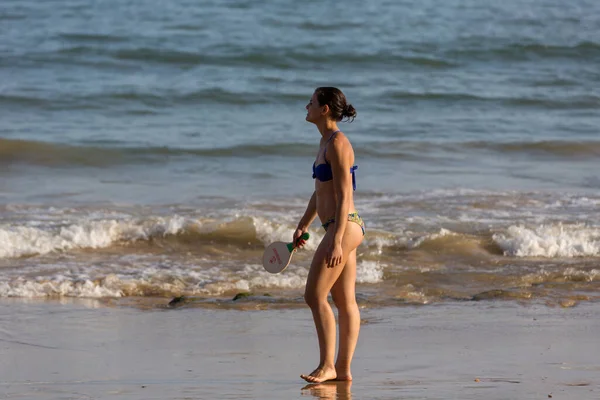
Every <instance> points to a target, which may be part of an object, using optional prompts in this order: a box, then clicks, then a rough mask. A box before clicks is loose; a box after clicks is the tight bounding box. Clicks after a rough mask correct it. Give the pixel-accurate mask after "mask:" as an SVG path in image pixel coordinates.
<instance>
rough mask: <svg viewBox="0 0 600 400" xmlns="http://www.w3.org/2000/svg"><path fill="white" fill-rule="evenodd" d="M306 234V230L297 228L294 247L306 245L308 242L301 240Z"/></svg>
mask: <svg viewBox="0 0 600 400" xmlns="http://www.w3.org/2000/svg"><path fill="white" fill-rule="evenodd" d="M305 232H306V230H304V229H300V228H296V230H295V231H294V236H293V242H294V247H299V248H303V247H304V243H306V240H304V239H301V238H300V237H301V236H302V235H304V233H305Z"/></svg>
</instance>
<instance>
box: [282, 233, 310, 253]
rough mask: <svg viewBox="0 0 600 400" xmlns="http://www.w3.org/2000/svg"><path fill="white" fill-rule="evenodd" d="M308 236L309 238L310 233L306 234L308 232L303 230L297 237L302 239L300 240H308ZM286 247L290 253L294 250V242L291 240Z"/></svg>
mask: <svg viewBox="0 0 600 400" xmlns="http://www.w3.org/2000/svg"><path fill="white" fill-rule="evenodd" d="M308 238H310V235H309V234H308V232H304V234H302V236H300V237H299V238H298V240H300V239H302V240H308ZM287 248H288V250H289V251H290V253H291V252H292V251H294V249H295V248H296V246H294V242H292V243H288V245H287Z"/></svg>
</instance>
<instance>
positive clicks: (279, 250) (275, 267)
mask: <svg viewBox="0 0 600 400" xmlns="http://www.w3.org/2000/svg"><path fill="white" fill-rule="evenodd" d="M309 237H310V235H309V234H308V232H306V233H304V234H303V235H302V236H300V239H302V240H308V238H309ZM294 251H296V246H294V243H285V242H273V243H271V244H270V245H269V247H267V248H266V249H265V252H264V253H263V267H264V268H265V269H266V270H267V271H269V272H270V273H272V274H278V273H280V272H283V270H284V269H286V268H287V266H288V265H290V261H291V260H292V254H294Z"/></svg>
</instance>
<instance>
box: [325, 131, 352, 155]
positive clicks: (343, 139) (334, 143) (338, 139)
mask: <svg viewBox="0 0 600 400" xmlns="http://www.w3.org/2000/svg"><path fill="white" fill-rule="evenodd" d="M327 147H329V149H327V154H328V155H329V154H330V152H331V154H335V155H336V156H338V157H340V156H343V155H344V154H348V153H353V152H354V150H353V149H352V144H351V143H350V139H348V137H347V136H346V135H345V134H344V132H342V131H340V132H338V133H337V134H336V135H335V137H334V138H333V140H331V142H329V143H328V146H327Z"/></svg>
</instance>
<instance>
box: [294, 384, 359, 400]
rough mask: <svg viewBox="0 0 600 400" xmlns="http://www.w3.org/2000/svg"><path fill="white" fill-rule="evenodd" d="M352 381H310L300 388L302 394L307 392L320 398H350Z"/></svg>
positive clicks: (327, 399)
mask: <svg viewBox="0 0 600 400" xmlns="http://www.w3.org/2000/svg"><path fill="white" fill-rule="evenodd" d="M351 387H352V381H328V382H322V383H311V384H308V385H306V386H304V387H303V388H302V394H306V393H309V394H311V395H312V396H314V397H316V398H317V399H320V400H350V399H352V392H351V391H350V388H351Z"/></svg>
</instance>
